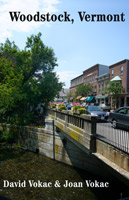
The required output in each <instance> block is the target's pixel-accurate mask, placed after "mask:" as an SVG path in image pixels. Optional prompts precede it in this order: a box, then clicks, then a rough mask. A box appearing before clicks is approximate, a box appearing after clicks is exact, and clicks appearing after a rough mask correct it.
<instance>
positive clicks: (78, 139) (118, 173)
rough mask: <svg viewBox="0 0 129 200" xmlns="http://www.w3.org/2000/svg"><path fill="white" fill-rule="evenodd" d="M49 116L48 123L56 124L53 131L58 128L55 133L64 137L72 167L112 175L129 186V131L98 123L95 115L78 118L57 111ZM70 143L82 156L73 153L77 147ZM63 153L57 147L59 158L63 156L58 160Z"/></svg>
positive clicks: (65, 147) (79, 116)
mask: <svg viewBox="0 0 129 200" xmlns="http://www.w3.org/2000/svg"><path fill="white" fill-rule="evenodd" d="M48 113H49V120H48V121H49V123H50V121H51V120H53V123H54V126H53V127H55V130H54V129H53V131H54V132H55V135H59V134H60V135H61V136H60V137H62V141H63V148H64V149H65V150H63V151H64V152H65V151H67V153H66V154H67V156H68V157H70V160H72V165H75V166H79V167H80V168H84V169H86V170H90V171H92V172H93V171H97V172H98V173H100V174H102V171H103V172H104V173H105V174H106V173H107V172H109V173H111V175H113V176H114V177H117V178H119V179H120V180H122V181H124V182H125V183H126V184H127V185H129V132H128V131H125V130H120V129H113V128H112V126H111V124H110V123H108V122H106V123H105V122H103V123H98V122H97V119H96V117H93V116H91V115H85V114H83V115H77V114H76V115H74V114H72V113H71V112H70V111H62V112H60V111H57V110H49V112H48ZM69 141H71V144H74V145H75V146H76V147H77V148H78V149H80V150H81V152H77V151H76V152H75V150H73V151H74V152H72V153H71V152H70V149H71V151H72V148H73V147H72V146H71V144H69V145H68V144H67V143H69ZM59 149H60V147H59V145H58V144H57V143H56V144H55V154H60V156H59V155H58V156H57V155H56V158H57V160H58V157H61V153H60V152H59V151H60V150H59ZM74 153H75V155H74V156H73V154H74ZM64 155H65V153H64ZM73 157H74V158H73ZM84 157H85V158H84ZM74 159H76V160H74ZM59 160H61V158H59ZM62 160H63V159H62ZM64 160H65V156H64ZM77 160H79V161H80V162H79V161H78V162H77ZM66 163H67V161H66ZM102 169H103V170H102Z"/></svg>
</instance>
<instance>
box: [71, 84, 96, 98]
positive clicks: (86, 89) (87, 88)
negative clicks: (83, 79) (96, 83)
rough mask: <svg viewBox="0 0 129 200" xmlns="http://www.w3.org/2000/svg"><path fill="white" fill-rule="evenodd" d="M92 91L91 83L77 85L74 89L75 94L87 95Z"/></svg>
mask: <svg viewBox="0 0 129 200" xmlns="http://www.w3.org/2000/svg"><path fill="white" fill-rule="evenodd" d="M91 91H92V85H91V84H90V83H89V84H87V85H79V86H78V87H77V89H76V92H75V96H76V97H77V96H79V95H80V96H83V97H85V96H88V94H89V93H90V92H91Z"/></svg>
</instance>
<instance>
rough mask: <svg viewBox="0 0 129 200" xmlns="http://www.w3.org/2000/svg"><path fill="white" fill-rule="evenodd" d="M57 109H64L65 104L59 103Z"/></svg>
mask: <svg viewBox="0 0 129 200" xmlns="http://www.w3.org/2000/svg"><path fill="white" fill-rule="evenodd" d="M57 109H58V110H60V111H61V110H66V106H65V105H64V104H59V105H58V108H57Z"/></svg>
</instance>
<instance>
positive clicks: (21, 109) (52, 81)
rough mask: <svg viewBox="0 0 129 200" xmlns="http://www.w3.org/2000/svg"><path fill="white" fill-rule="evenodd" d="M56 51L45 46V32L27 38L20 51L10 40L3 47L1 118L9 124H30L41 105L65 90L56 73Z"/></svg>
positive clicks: (0, 54)
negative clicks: (24, 45) (42, 34)
mask: <svg viewBox="0 0 129 200" xmlns="http://www.w3.org/2000/svg"><path fill="white" fill-rule="evenodd" d="M55 66H57V59H56V57H55V54H54V51H53V49H51V48H48V47H47V46H45V45H44V43H43V42H42V40H41V33H39V34H38V35H36V36H34V35H32V36H31V37H29V38H27V42H26V47H25V49H24V50H20V49H19V48H18V47H17V46H16V45H15V43H14V42H12V43H11V42H10V41H9V40H8V39H7V40H6V42H5V43H4V44H1V45H0V117H1V119H3V120H4V121H7V122H9V123H20V124H27V123H29V122H30V121H32V119H34V113H35V110H36V108H37V106H38V105H39V104H41V103H43V104H45V103H47V102H49V101H51V100H53V99H54V97H55V96H56V95H57V94H58V92H59V91H60V90H61V89H62V86H63V83H61V82H59V79H58V77H57V76H56V73H55V72H53V70H54V68H55Z"/></svg>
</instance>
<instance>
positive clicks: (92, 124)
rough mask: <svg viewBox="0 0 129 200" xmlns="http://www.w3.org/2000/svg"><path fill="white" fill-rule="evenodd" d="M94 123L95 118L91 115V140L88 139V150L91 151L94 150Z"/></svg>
mask: <svg viewBox="0 0 129 200" xmlns="http://www.w3.org/2000/svg"><path fill="white" fill-rule="evenodd" d="M96 124H97V118H96V117H94V116H91V141H90V150H91V152H92V153H94V152H96V137H95V135H96Z"/></svg>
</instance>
